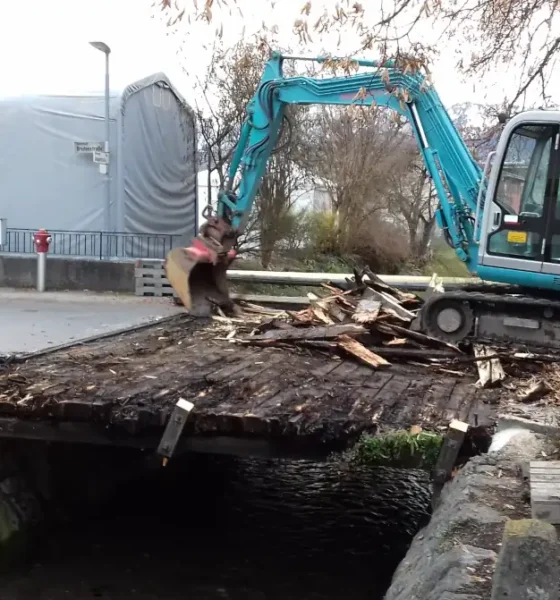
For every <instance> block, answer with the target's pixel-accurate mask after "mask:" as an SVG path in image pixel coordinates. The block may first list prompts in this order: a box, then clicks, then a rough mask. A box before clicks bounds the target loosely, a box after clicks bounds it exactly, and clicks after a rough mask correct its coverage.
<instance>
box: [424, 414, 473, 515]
mask: <svg viewBox="0 0 560 600" xmlns="http://www.w3.org/2000/svg"><path fill="white" fill-rule="evenodd" d="M468 429H469V425H468V424H467V423H463V421H458V420H457V419H453V421H451V423H450V424H449V429H448V430H447V435H446V436H445V440H444V441H443V446H442V448H441V451H440V453H439V457H438V460H437V463H436V467H435V469H434V479H433V485H432V508H434V509H435V508H436V507H437V505H438V504H439V497H440V495H441V490H442V489H443V486H444V485H445V483H446V482H447V481H448V480H449V478H450V477H451V473H452V471H453V467H454V466H455V462H456V460H457V456H458V455H459V450H460V449H461V446H462V445H463V441H464V439H465V435H466V434H467V430H468Z"/></svg>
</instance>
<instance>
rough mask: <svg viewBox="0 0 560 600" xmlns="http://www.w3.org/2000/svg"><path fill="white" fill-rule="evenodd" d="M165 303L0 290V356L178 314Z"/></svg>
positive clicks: (135, 298)
mask: <svg viewBox="0 0 560 600" xmlns="http://www.w3.org/2000/svg"><path fill="white" fill-rule="evenodd" d="M182 310H183V309H182V308H181V307H177V306H175V305H174V304H173V303H172V302H171V301H170V299H169V298H140V297H134V296H118V295H115V294H93V293H89V292H45V293H43V294H39V293H37V292H35V291H31V290H30V291H27V290H11V289H7V288H1V289H0V354H11V353H22V352H34V351H36V350H41V349H43V348H49V347H50V346H56V345H58V344H64V343H67V342H71V341H73V340H80V339H83V338H86V337H89V336H92V335H96V334H101V333H105V332H108V331H111V330H114V329H121V328H124V327H131V326H134V325H137V324H141V323H145V322H149V321H153V320H156V319H159V318H162V317H166V316H168V315H172V314H174V313H178V312H181V311H182Z"/></svg>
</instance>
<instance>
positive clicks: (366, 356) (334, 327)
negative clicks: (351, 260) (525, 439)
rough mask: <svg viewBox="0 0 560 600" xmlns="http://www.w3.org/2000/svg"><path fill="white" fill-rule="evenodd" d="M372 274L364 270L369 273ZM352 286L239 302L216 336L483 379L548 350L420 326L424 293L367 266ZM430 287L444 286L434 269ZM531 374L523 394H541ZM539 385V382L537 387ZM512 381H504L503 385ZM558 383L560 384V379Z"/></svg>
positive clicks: (492, 382)
mask: <svg viewBox="0 0 560 600" xmlns="http://www.w3.org/2000/svg"><path fill="white" fill-rule="evenodd" d="M364 275H367V278H366V277H364ZM348 284H349V286H348V287H350V289H342V288H339V287H337V286H335V285H333V284H324V285H323V289H324V291H325V294H324V295H323V296H321V297H320V296H318V295H316V294H313V293H309V294H308V295H307V296H308V298H309V302H310V305H309V307H307V308H305V309H303V310H300V311H288V310H275V309H271V308H263V307H259V306H256V305H254V304H247V303H246V304H242V305H241V311H240V314H239V316H238V317H237V318H231V319H229V318H227V317H215V320H216V323H215V327H216V328H217V329H218V330H219V331H220V334H219V335H220V337H219V338H218V339H224V340H229V341H230V342H232V343H236V344H244V345H254V346H261V347H271V346H275V347H284V348H292V349H306V351H309V350H314V351H316V352H322V353H328V354H330V355H333V356H340V357H342V358H348V357H351V358H354V359H355V360H356V361H358V362H360V363H361V364H363V365H367V366H369V367H371V368H372V369H380V368H387V367H390V366H391V364H392V362H396V361H399V362H403V361H404V362H407V363H409V364H413V365H417V366H423V367H425V368H429V369H432V370H434V369H435V370H437V371H439V372H441V373H442V374H448V375H453V376H464V375H467V374H468V375H472V374H473V373H475V372H477V373H478V382H477V385H478V387H483V388H487V387H499V386H502V385H503V384H504V381H507V378H508V375H507V374H506V371H505V370H504V368H503V366H502V362H501V360H500V359H502V360H507V362H508V364H510V365H513V367H514V369H513V370H514V371H515V370H516V369H517V372H516V374H515V378H516V379H518V378H519V377H518V375H519V365H520V364H521V365H524V364H527V362H528V361H533V362H539V361H541V359H542V358H544V362H546V357H543V356H542V355H529V354H522V353H519V352H517V353H515V352H513V351H511V350H509V351H508V350H504V349H498V348H494V347H488V346H480V345H476V344H475V345H472V346H471V345H462V346H461V347H458V346H456V345H454V344H451V343H448V342H445V341H442V340H438V339H435V338H432V337H429V336H427V335H425V334H423V333H420V332H419V331H417V330H416V329H417V327H415V325H416V323H415V320H416V318H417V315H418V313H419V311H420V308H421V307H422V304H423V302H424V301H423V300H422V299H421V298H419V297H418V296H417V295H415V294H411V293H407V292H404V291H402V290H399V289H397V288H394V287H392V286H390V285H388V284H387V283H385V282H384V281H382V280H381V279H380V278H379V277H377V276H376V275H375V274H374V273H372V272H371V271H370V270H366V271H365V272H363V273H358V272H356V271H355V272H354V279H353V280H352V281H349V282H348ZM427 292H428V295H432V294H438V293H442V292H443V287H442V285H441V280H440V279H439V278H438V277H437V276H436V275H434V276H433V277H432V281H431V283H430V286H429V289H428V291H427ZM539 381H540V380H538V381H533V380H531V381H528V382H527V383H526V386H525V387H524V386H521V387H519V388H516V389H517V390H518V391H519V393H520V394H521V395H523V394H527V399H524V400H523V401H524V402H530V401H532V400H533V399H535V398H542V397H544V396H546V395H547V394H548V393H549V392H548V391H546V390H548V386H547V385H545V384H544V383H543V384H542V385H538V384H539ZM535 386H538V387H537V389H536V390H534V391H533V390H532V388H533V387H535ZM506 387H507V386H506ZM559 389H560V386H559Z"/></svg>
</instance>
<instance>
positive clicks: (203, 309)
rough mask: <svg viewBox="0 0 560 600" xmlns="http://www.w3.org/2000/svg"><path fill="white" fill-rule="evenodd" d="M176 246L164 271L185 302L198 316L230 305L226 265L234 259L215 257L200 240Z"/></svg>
mask: <svg viewBox="0 0 560 600" xmlns="http://www.w3.org/2000/svg"><path fill="white" fill-rule="evenodd" d="M196 242H197V241H196V240H195V242H194V243H193V246H191V247H189V248H174V249H173V250H171V252H169V254H168V255H167V258H166V261H165V273H166V276H167V279H168V280H169V283H170V284H171V286H172V287H173V289H174V290H175V291H176V292H177V295H178V296H179V298H180V299H181V302H182V303H183V306H184V307H185V308H186V309H187V310H188V311H189V313H190V314H191V315H193V316H195V317H208V316H210V315H211V313H212V308H213V307H214V306H216V305H217V306H220V307H222V308H225V309H230V308H231V307H232V305H233V303H232V301H231V299H230V297H229V291H228V283H227V276H226V272H227V268H228V266H229V264H230V262H231V259H229V258H228V259H227V260H219V259H218V260H216V261H215V262H214V261H212V255H211V254H210V252H209V251H208V250H207V249H206V248H205V247H204V246H203V245H202V244H200V243H198V244H197V243H196Z"/></svg>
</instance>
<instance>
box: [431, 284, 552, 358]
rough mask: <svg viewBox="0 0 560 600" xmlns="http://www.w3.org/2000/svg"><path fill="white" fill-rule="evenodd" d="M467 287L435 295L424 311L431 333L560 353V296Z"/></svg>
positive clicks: (452, 339)
mask: <svg viewBox="0 0 560 600" xmlns="http://www.w3.org/2000/svg"><path fill="white" fill-rule="evenodd" d="M488 289H489V290H490V289H491V290H492V291H485V290H484V288H483V289H482V290H481V289H480V288H478V289H477V290H476V291H474V290H469V289H467V288H466V289H461V290H456V291H452V292H445V293H443V294H437V295H434V296H432V297H431V298H430V299H429V300H428V301H427V302H426V304H425V305H424V307H423V308H422V311H421V315H420V322H421V328H422V330H423V331H425V332H426V333H427V334H429V335H431V336H433V337H437V338H439V339H444V340H446V341H449V342H454V343H458V342H463V341H469V342H478V343H486V344H499V345H502V346H503V345H512V346H515V347H516V348H519V347H523V348H525V349H527V350H529V351H533V352H534V351H543V350H544V349H545V350H546V351H547V352H549V353H550V352H553V353H560V300H557V299H554V297H553V294H552V293H551V294H550V296H548V295H547V296H544V295H541V294H538V295H536V294H534V293H527V291H526V290H525V291H524V293H523V295H517V294H521V293H522V290H521V289H520V288H512V287H510V288H506V287H505V286H504V288H501V289H500V290H499V291H496V288H495V287H494V286H492V287H491V286H488Z"/></svg>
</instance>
